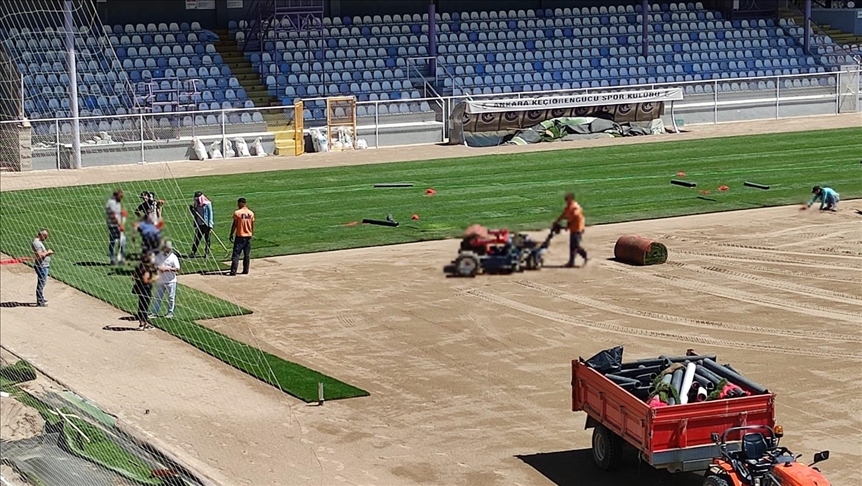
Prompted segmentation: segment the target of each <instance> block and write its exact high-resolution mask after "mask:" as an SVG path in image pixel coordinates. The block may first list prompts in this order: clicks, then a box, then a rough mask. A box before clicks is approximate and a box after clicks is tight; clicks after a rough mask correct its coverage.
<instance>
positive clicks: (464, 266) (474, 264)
mask: <svg viewBox="0 0 862 486" xmlns="http://www.w3.org/2000/svg"><path fill="white" fill-rule="evenodd" d="M455 271H456V272H457V274H458V276H459V277H475V276H476V274H477V273H479V259H478V258H476V255H473V254H462V255H458V258H456V259H455Z"/></svg>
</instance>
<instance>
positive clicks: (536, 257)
mask: <svg viewBox="0 0 862 486" xmlns="http://www.w3.org/2000/svg"><path fill="white" fill-rule="evenodd" d="M542 263H543V262H542V255H541V254H540V253H533V254H531V255H530V258H529V259H528V260H527V270H539V269H540V268H542Z"/></svg>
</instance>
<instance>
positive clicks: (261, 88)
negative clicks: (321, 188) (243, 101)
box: [213, 29, 296, 155]
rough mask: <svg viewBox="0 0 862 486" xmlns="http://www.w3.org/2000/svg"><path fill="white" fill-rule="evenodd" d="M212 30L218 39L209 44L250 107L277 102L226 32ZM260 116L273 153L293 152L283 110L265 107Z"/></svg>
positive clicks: (290, 124) (288, 121)
mask: <svg viewBox="0 0 862 486" xmlns="http://www.w3.org/2000/svg"><path fill="white" fill-rule="evenodd" d="M214 32H215V33H216V34H217V35H218V36H219V40H218V41H217V42H214V43H213V44H214V45H215V48H216V50H217V51H218V53H219V54H220V55H221V57H222V59H224V62H225V63H227V65H228V67H230V69H231V72H232V73H233V75H234V76H235V77H236V79H237V81H239V84H240V85H242V87H243V89H245V92H246V93H247V94H248V98H249V99H250V100H251V101H252V102H253V103H254V106H256V107H258V108H263V107H270V106H279V105H281V103H280V102H279V100H278V99H277V98H274V97H272V96H270V94H269V91H268V90H267V88H266V86H265V85H263V84H262V82H261V77H260V74H259V73H256V72H255V70H254V67H253V66H252V64H251V63H250V62H248V60H246V58H245V55H244V54H243V52H242V50H240V48H239V46H238V45H237V43H236V40H235V39H233V38H232V36H231V35H230V33H229V31H228V30H227V29H222V30H215V31H214ZM261 115H262V116H263V120H264V122H265V123H266V127H267V131H269V132H272V134H273V135H274V136H275V154H274V155H294V154H295V150H296V149H295V145H296V144H295V142H294V133H295V131H294V126H293V120H292V118H291V119H289V118H288V117H287V116H285V113H284V111H283V110H265V111H261Z"/></svg>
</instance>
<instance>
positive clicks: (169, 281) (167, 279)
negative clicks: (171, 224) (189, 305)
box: [151, 241, 180, 319]
mask: <svg viewBox="0 0 862 486" xmlns="http://www.w3.org/2000/svg"><path fill="white" fill-rule="evenodd" d="M155 266H156V269H158V271H159V280H158V284H157V288H156V302H155V305H154V307H153V314H152V316H151V317H158V316H159V307H160V306H161V304H162V297H164V295H165V292H167V293H168V313H167V314H166V315H165V317H166V318H168V319H170V318H172V317H174V306H175V304H176V297H177V272H179V270H180V259H179V258H177V256H176V255H175V254H174V247H173V245H172V244H171V242H170V241H166V242H165V244H164V246H163V247H162V251H161V252H159V254H158V255H156V260H155Z"/></svg>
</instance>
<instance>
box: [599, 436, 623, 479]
mask: <svg viewBox="0 0 862 486" xmlns="http://www.w3.org/2000/svg"><path fill="white" fill-rule="evenodd" d="M622 452H623V440H622V438H620V436H618V435H617V434H615V433H613V432H611V431H610V430H608V428H607V427H605V426H604V425H597V426H596V427H595V428H593V461H595V463H596V465H597V466H599V468H600V469H603V470H605V471H612V470H614V469H616V468H617V467H618V466H619V464H620V459H621V458H622Z"/></svg>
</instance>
